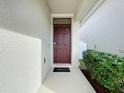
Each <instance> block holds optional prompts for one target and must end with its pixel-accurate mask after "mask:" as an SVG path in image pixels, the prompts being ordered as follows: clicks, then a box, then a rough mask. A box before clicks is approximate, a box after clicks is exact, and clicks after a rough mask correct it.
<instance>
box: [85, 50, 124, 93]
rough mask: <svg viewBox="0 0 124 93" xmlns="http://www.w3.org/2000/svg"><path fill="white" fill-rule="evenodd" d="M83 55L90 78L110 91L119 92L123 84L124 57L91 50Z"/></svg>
mask: <svg viewBox="0 0 124 93" xmlns="http://www.w3.org/2000/svg"><path fill="white" fill-rule="evenodd" d="M83 55H84V59H83V60H84V62H85V64H86V66H87V69H88V71H89V72H90V74H91V77H92V79H96V80H97V81H98V82H99V83H100V84H101V85H103V86H104V87H106V88H108V89H109V90H110V91H111V93H121V92H120V90H121V88H122V87H123V86H124V58H121V57H119V56H117V55H112V54H108V53H104V52H98V51H93V50H87V51H85V52H84V54H83Z"/></svg>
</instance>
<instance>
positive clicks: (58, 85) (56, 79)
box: [39, 68, 96, 93]
mask: <svg viewBox="0 0 124 93" xmlns="http://www.w3.org/2000/svg"><path fill="white" fill-rule="evenodd" d="M39 93H96V92H95V90H94V89H93V88H92V86H91V85H90V83H89V82H88V81H87V79H86V78H85V77H84V75H83V74H82V72H81V71H80V70H79V68H72V69H71V72H52V69H51V70H50V72H49V74H48V76H47V77H46V79H45V82H44V83H43V86H42V88H41V89H40V91H39Z"/></svg>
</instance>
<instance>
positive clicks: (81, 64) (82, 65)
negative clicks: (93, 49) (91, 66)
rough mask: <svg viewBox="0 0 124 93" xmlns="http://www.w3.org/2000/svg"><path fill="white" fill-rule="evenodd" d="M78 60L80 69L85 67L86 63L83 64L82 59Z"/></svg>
mask: <svg viewBox="0 0 124 93" xmlns="http://www.w3.org/2000/svg"><path fill="white" fill-rule="evenodd" d="M79 62H80V69H82V70H83V69H87V68H86V65H85V62H84V61H83V59H79Z"/></svg>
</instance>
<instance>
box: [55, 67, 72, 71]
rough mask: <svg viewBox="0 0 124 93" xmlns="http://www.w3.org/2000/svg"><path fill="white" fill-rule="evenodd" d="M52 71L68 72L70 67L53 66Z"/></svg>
mask: <svg viewBox="0 0 124 93" xmlns="http://www.w3.org/2000/svg"><path fill="white" fill-rule="evenodd" d="M53 72H70V68H68V67H67V68H64V67H55V68H54V70H53Z"/></svg>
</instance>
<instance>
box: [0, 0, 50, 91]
mask: <svg viewBox="0 0 124 93" xmlns="http://www.w3.org/2000/svg"><path fill="white" fill-rule="evenodd" d="M49 19H50V17H49V10H48V8H47V6H46V3H45V2H44V0H11V1H10V0H0V93H36V92H37V90H38V88H39V87H40V84H41V77H42V80H43V79H44V77H45V75H46V74H47V72H48V69H49V66H50V65H49V63H50V53H49V51H50V47H49V44H48V43H49V41H50V20H49ZM41 40H42V46H41ZM41 51H42V52H41ZM41 54H42V56H41ZM44 58H46V63H44V62H43V59H44ZM41 65H42V72H41ZM41 74H42V75H41Z"/></svg>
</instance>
